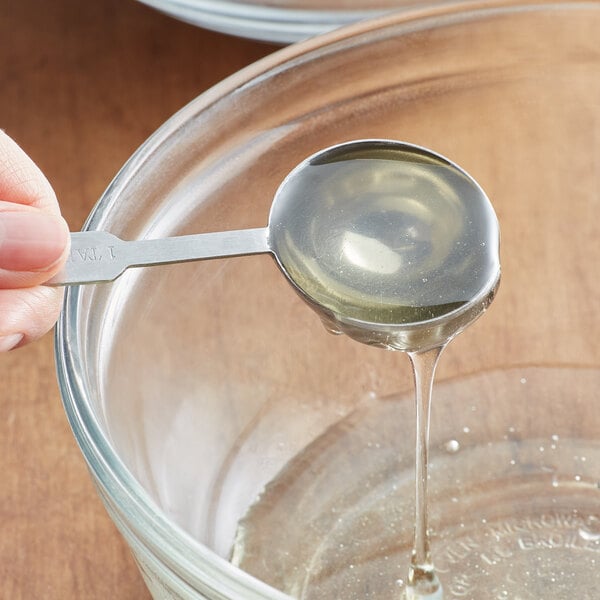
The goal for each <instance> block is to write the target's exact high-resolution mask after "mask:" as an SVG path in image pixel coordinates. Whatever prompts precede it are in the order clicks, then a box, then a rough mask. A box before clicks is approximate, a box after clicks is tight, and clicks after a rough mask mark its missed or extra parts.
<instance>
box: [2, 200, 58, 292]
mask: <svg viewBox="0 0 600 600" xmlns="http://www.w3.org/2000/svg"><path fill="white" fill-rule="evenodd" d="M68 238H69V233H68V227H67V224H66V222H65V220H64V219H63V218H62V217H61V216H60V215H58V214H52V213H49V212H48V211H46V210H44V209H41V208H34V207H31V206H27V205H19V204H15V203H13V202H2V201H0V289H2V288H3V289H7V288H23V287H32V286H35V285H38V284H40V283H43V282H44V281H46V280H48V279H50V278H51V277H52V276H53V275H54V273H55V272H57V271H58V270H59V269H60V267H61V266H62V263H63V261H64V260H65V259H66V254H67V246H68Z"/></svg>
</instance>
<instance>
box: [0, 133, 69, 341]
mask: <svg viewBox="0 0 600 600" xmlns="http://www.w3.org/2000/svg"><path fill="white" fill-rule="evenodd" d="M68 243H69V233H68V227H67V224H66V222H65V220H64V219H63V218H62V216H61V214H60V208H59V205H58V201H57V199H56V195H55V193H54V190H53V189H52V186H51V185H50V183H49V182H48V180H47V179H46V177H45V176H44V175H43V173H42V172H41V171H40V169H39V168H38V167H37V166H36V165H35V163H34V162H33V161H32V160H31V159H30V158H29V157H28V156H27V154H26V153H25V152H24V151H23V150H22V149H21V148H20V147H19V146H18V144H17V143H16V142H15V141H13V140H12V139H11V138H10V137H9V136H8V135H7V134H6V133H4V132H3V131H1V130H0V352H5V351H8V350H12V349H14V348H18V347H20V346H23V345H24V344H27V343H29V342H32V341H34V340H36V339H37V338H39V337H41V336H42V335H43V334H44V333H46V332H47V331H48V330H49V329H51V328H52V326H53V325H54V323H55V322H56V319H57V317H58V313H59V311H60V306H61V302H62V290H61V289H59V288H53V287H47V286H44V285H42V284H43V283H44V282H45V281H47V280H49V279H50V278H51V277H52V276H53V275H54V274H55V273H56V272H57V271H59V270H60V268H61V267H62V265H63V263H64V261H65V260H66V258H67V255H68Z"/></svg>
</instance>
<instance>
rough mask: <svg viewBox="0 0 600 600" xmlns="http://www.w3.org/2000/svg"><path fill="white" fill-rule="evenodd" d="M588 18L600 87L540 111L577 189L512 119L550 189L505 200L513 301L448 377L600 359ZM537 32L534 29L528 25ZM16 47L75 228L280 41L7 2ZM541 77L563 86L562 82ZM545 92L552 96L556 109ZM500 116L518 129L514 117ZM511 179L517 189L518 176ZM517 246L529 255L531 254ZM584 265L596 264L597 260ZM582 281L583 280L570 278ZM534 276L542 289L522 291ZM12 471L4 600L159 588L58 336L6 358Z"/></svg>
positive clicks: (138, 595)
mask: <svg viewBox="0 0 600 600" xmlns="http://www.w3.org/2000/svg"><path fill="white" fill-rule="evenodd" d="M584 16H585V15H584ZM582 20H583V19H582ZM574 24H575V25H577V27H578V29H577V32H578V36H579V37H584V34H585V40H588V41H589V44H590V47H589V48H584V49H583V50H585V52H581V53H580V55H581V61H582V62H581V64H580V65H579V67H580V68H579V69H578V70H577V72H576V73H575V75H581V76H582V79H581V82H583V83H585V86H586V87H582V86H583V83H581V85H580V87H579V88H576V89H575V90H574V91H573V93H574V94H575V93H579V94H580V96H571V95H570V94H569V92H570V90H569V89H563V87H564V86H562V84H561V81H562V80H561V79H559V80H558V81H557V83H556V84H555V85H556V88H555V89H554V90H553V93H556V94H559V97H560V98H565V99H566V101H569V100H570V99H571V100H572V98H574V97H578V98H579V97H580V98H581V99H582V101H581V103H580V104H581V106H580V104H579V103H578V104H577V106H576V110H574V109H573V105H570V107H569V110H568V111H567V110H565V111H562V112H559V113H556V114H555V112H553V111H549V112H548V113H547V114H546V113H544V112H543V111H541V112H542V115H543V116H544V115H545V117H547V120H546V121H543V120H541V121H540V120H536V121H535V122H536V123H537V122H545V123H546V125H547V127H546V128H545V129H544V134H546V133H548V131H549V132H550V133H552V134H553V136H546V137H547V138H548V139H551V140H560V143H556V144H553V145H552V144H548V145H549V146H551V148H550V150H552V153H550V152H547V153H546V154H545V155H544V156H546V155H548V154H549V155H550V156H551V157H553V160H552V162H551V164H552V169H553V171H552V177H548V178H546V179H545V180H544V181H543V182H542V183H543V184H544V185H542V186H541V187H542V189H543V190H546V192H547V193H548V194H558V192H560V191H561V189H562V188H561V187H560V186H558V187H557V186H556V185H555V183H556V182H557V181H562V180H563V179H564V178H566V177H567V176H568V177H570V178H571V179H569V180H568V181H571V182H574V183H573V184H572V185H571V187H570V188H569V189H568V190H566V191H565V194H564V195H565V197H568V198H569V200H568V202H567V203H565V202H556V203H555V205H554V206H548V204H549V203H548V202H546V200H547V199H548V196H545V195H543V194H541V195H540V192H539V190H538V188H539V185H538V184H539V183H540V182H539V181H538V179H537V178H534V177H532V178H531V179H528V177H529V175H527V173H529V171H528V170H527V168H525V169H524V168H522V165H529V164H531V161H534V163H535V159H536V157H535V156H532V155H529V154H527V152H526V150H530V149H531V148H527V147H525V148H522V147H521V146H520V141H519V140H521V137H520V136H521V135H525V133H522V132H530V129H528V127H529V123H528V122H527V120H525V117H521V121H519V122H516V123H513V122H512V121H506V123H507V125H506V127H505V129H506V131H505V132H503V133H504V134H505V135H504V139H505V140H507V142H506V143H507V146H506V147H507V148H509V149H510V152H509V153H508V154H506V153H505V154H503V155H501V156H500V159H502V157H504V161H505V162H502V161H501V160H500V159H499V162H497V163H494V164H493V167H494V169H496V170H497V171H498V173H502V172H509V173H511V174H512V171H511V170H510V168H509V167H510V166H511V165H512V164H513V162H514V161H515V160H516V161H517V164H519V165H521V167H520V170H519V174H520V176H521V179H520V181H521V182H522V183H523V182H525V183H526V184H527V186H528V187H527V189H528V190H532V191H531V197H532V198H534V199H535V198H538V197H539V198H540V199H541V201H543V202H545V204H539V200H538V203H537V204H532V205H530V204H528V203H523V204H522V205H520V206H517V207H516V209H515V207H514V206H513V205H512V204H509V205H507V204H503V203H502V201H500V203H499V208H500V214H499V216H500V220H501V223H502V225H503V227H504V229H503V244H504V247H506V248H508V249H509V251H508V252H506V254H505V258H506V259H507V260H506V261H504V262H503V269H504V270H503V277H504V278H505V279H504V280H503V284H502V287H501V290H500V295H499V298H498V301H497V302H496V303H495V304H496V305H497V306H498V309H497V310H495V311H490V315H489V317H486V319H485V320H483V319H482V321H485V323H484V325H483V326H482V327H481V329H479V330H478V331H480V333H479V334H478V335H479V338H477V340H479V342H477V341H476V342H475V343H473V344H471V346H468V344H469V343H470V342H469V340H476V338H475V337H474V336H471V337H470V338H468V339H467V338H465V339H464V340H463V339H460V340H457V343H456V344H455V345H454V347H453V349H452V351H449V352H448V353H447V355H446V356H445V357H444V365H443V368H442V372H440V375H442V376H443V375H452V374H455V373H461V372H463V373H464V372H468V371H469V369H483V368H485V367H489V366H490V365H496V364H498V360H497V357H498V356H504V357H507V358H506V360H508V361H509V362H510V364H517V363H526V362H527V363H530V364H531V363H534V364H549V363H561V364H566V363H575V364H586V365H594V366H596V367H597V366H598V364H600V345H599V344H598V342H597V340H598V337H599V334H598V319H597V314H598V300H597V299H598V297H599V293H600V288H599V285H600V283H599V280H598V277H597V275H596V273H597V269H596V270H595V272H593V270H594V265H597V264H598V261H600V254H599V252H600V246H598V245H597V244H596V245H594V244H591V245H590V246H589V248H587V247H585V248H584V250H585V257H584V258H585V259H586V260H587V261H588V262H587V263H585V261H582V260H581V258H582V255H581V253H580V254H579V255H576V254H574V253H575V252H579V251H580V250H581V248H582V247H581V246H578V245H577V242H578V240H579V238H580V237H581V238H582V239H583V236H584V235H587V236H588V239H591V240H597V239H598V235H599V233H598V219H597V214H596V212H597V210H596V209H597V207H594V205H593V203H589V205H586V204H585V203H584V202H583V200H582V198H585V197H587V196H585V195H584V194H583V192H584V191H585V190H598V189H600V183H599V181H600V180H599V176H598V169H597V157H598V152H597V149H598V139H600V137H599V136H598V131H600V129H598V123H599V118H598V117H599V113H598V98H599V97H600V95H599V93H600V87H598V85H592V86H591V88H590V86H589V82H590V79H591V81H592V82H596V83H597V81H598V79H597V77H595V76H594V77H593V78H592V77H591V75H590V74H595V73H596V71H593V70H591V69H593V68H594V67H593V66H594V65H597V64H598V52H597V44H596V43H595V42H592V41H590V40H591V39H592V38H591V35H592V34H590V33H589V32H587V33H586V31H587V30H586V29H585V27H583V26H584V25H586V23H585V22H584V23H582V22H581V21H579V20H578V21H576V22H574ZM593 35H595V31H594V34H593ZM469 39H470V38H469ZM490 39H496V38H493V37H492V38H490ZM528 39H530V35H529V29H527V35H524V36H523V40H528ZM540 43H541V42H540ZM550 43H554V39H552V40H550ZM0 48H1V51H0V127H1V128H3V129H5V130H6V132H7V133H8V134H9V135H10V136H12V137H13V138H14V139H15V140H16V141H17V142H18V143H19V144H20V145H21V146H22V147H23V148H24V149H25V150H26V151H27V152H28V153H29V154H30V156H31V157H32V158H33V159H34V160H35V161H36V162H37V163H38V165H39V166H40V167H41V169H42V170H43V171H44V172H45V173H46V175H47V177H48V179H49V180H50V182H51V183H52V185H53V186H54V189H55V190H56V193H57V196H58V198H59V201H60V203H61V206H62V210H63V213H64V215H65V217H66V218H67V220H68V222H69V224H70V227H71V229H73V230H77V229H79V228H80V227H81V225H82V223H83V221H84V219H85V217H86V215H87V214H88V213H89V211H90V209H91V208H92V206H93V205H94V203H95V202H96V200H97V198H98V197H99V196H100V195H101V193H102V192H103V190H104V189H105V188H106V186H107V185H108V184H109V182H110V180H111V179H112V177H113V176H114V175H115V174H116V172H117V171H118V169H119V168H120V167H121V165H122V164H123V163H124V162H125V161H126V160H127V158H128V157H129V156H130V155H131V154H132V152H133V151H134V150H135V149H136V148H137V147H138V146H139V145H140V144H141V143H142V142H143V141H144V140H145V139H146V138H147V137H148V136H149V135H150V134H151V133H152V132H153V131H154V130H155V129H156V128H157V127H158V126H159V125H160V124H162V123H163V122H164V121H165V120H166V119H167V118H168V117H169V116H171V115H172V114H173V113H174V112H175V111H177V110H178V109H179V108H180V107H182V106H183V105H184V104H186V103H187V102H188V101H190V100H192V99H193V98H194V97H196V96H197V95H198V94H200V93H201V92H203V91H204V90H206V89H207V88H209V87H210V86H211V85H213V84H215V83H217V82H219V81H220V80H222V79H224V78H225V77H227V76H228V75H230V74H232V73H234V72H236V71H237V70H239V69H240V68H242V67H244V66H245V65H247V64H250V63H251V62H254V61H255V60H257V59H259V58H261V57H263V56H266V55H268V54H269V53H271V52H273V51H274V50H276V47H275V46H270V45H267V44H262V43H257V42H251V41H247V40H241V39H236V38H233V37H229V36H225V35H221V34H218V33H213V32H209V31H204V30H201V29H199V28H195V27H192V26H190V25H187V24H184V23H180V22H178V21H175V20H173V19H171V18H170V17H167V16H164V15H161V14H160V13H158V12H155V11H153V10H152V9H150V8H148V7H146V6H144V5H142V4H139V3H137V2H135V1H134V0H93V1H82V0H52V1H49V0H7V1H5V2H4V3H3V7H2V9H1V10H0ZM578 56H579V55H578ZM586 61H587V62H586ZM594 61H595V62H594ZM543 66H544V65H542V67H543ZM587 69H590V71H588V70H587ZM562 73H563V76H564V74H565V73H564V72H562ZM542 74H543V70H542ZM586 74H588V75H589V76H590V78H589V79H588V78H586ZM540 80H541V81H544V82H545V85H548V86H550V85H551V84H550V83H548V82H549V81H553V79H550V78H545V79H544V78H541V79H540ZM576 81H579V80H577V79H576ZM583 90H584V91H585V93H583ZM560 94H562V96H560ZM494 97H495V96H494ZM488 100H489V99H488ZM517 101H520V102H521V105H520V106H521V107H522V109H523V111H522V112H523V114H525V115H527V114H534V115H535V111H536V110H537V109H536V105H535V104H534V103H532V102H533V100H532V99H531V98H530V97H529V96H527V97H526V98H525V99H524V98H521V99H518V98H517V99H516V100H515V102H517ZM490 102H491V101H490ZM503 102H504V101H503V100H502V99H501V98H500V99H498V110H496V111H494V112H493V114H494V115H496V114H497V115H504V114H505V113H507V111H506V110H505V106H504V104H503ZM545 102H546V99H545V98H543V102H542V101H541V100H540V107H542V108H543V107H544V106H545ZM510 106H513V105H512V104H511V105H510ZM515 106H516V105H515ZM556 106H558V103H557V104H556ZM556 106H555V105H552V108H556ZM561 109H562V105H561ZM527 111H530V112H529V113H528V112H527ZM508 113H509V114H510V115H514V116H515V119H517V117H519V116H520V115H521V112H520V111H519V110H516V109H515V110H513V111H512V112H510V111H508ZM508 113H507V114H508ZM563 113H564V114H563ZM490 114H492V113H490ZM556 115H558V116H556ZM511 118H512V117H511ZM569 119H570V120H569ZM484 122H485V121H482V123H484ZM490 123H492V124H493V125H494V126H495V127H502V126H503V125H502V124H503V123H505V121H502V119H493V120H490ZM553 128H554V129H553ZM550 130H551V131H550ZM563 131H564V132H567V133H569V134H570V136H571V138H572V139H573V140H578V141H579V142H580V143H579V145H578V146H577V147H578V148H584V150H585V152H587V153H588V154H589V156H588V154H585V155H580V156H584V158H585V160H581V161H580V162H578V163H574V164H576V166H578V169H579V170H578V171H577V172H576V173H575V174H573V173H572V171H573V164H572V163H571V162H569V160H567V159H566V158H565V160H562V159H563V157H564V155H565V153H566V151H565V150H564V149H563V147H562V143H563V136H562V132H563ZM594 132H595V133H594ZM534 133H539V132H534ZM511 136H512V137H511ZM544 139H545V138H544ZM514 140H516V141H514ZM513 142H514V143H513ZM590 148H591V149H590ZM568 150H569V151H570V150H571V148H570V147H569V148H568ZM518 151H521V153H519V152H518ZM594 152H596V154H594ZM532 154H533V153H532ZM567 154H568V153H567ZM513 155H516V159H515V158H514V156H513ZM567 158H570V156H567ZM511 161H512V162H511ZM594 161H595V163H594ZM563 163H564V164H563ZM539 168H541V167H539V165H538V169H539ZM531 172H532V173H533V172H534V171H531ZM483 175H484V176H485V175H486V174H485V173H483ZM487 175H488V177H489V178H490V179H491V180H493V178H494V177H499V175H498V174H497V173H495V172H493V173H492V172H491V173H488V174H487ZM511 177H512V175H511ZM484 178H485V177H484ZM516 180H517V179H515V181H516ZM511 181H512V180H511ZM565 181H567V179H565ZM482 183H484V184H485V182H482ZM509 183H510V182H509ZM565 185H566V184H565ZM484 187H486V186H485V185H484ZM499 187H500V188H501V189H504V188H502V186H499ZM504 187H505V190H504V195H505V196H506V197H508V198H509V199H510V197H511V194H510V193H509V192H511V189H510V186H508V187H506V186H504ZM555 188H556V189H555ZM556 190H558V192H557V191H556ZM517 192H519V193H520V191H519V190H517ZM517 196H518V194H517ZM591 197H593V198H597V196H591ZM578 198H579V200H578ZM505 200H506V198H505ZM569 202H570V203H571V205H572V206H574V207H575V206H584V207H586V211H587V212H586V214H587V215H589V217H586V216H585V214H584V215H583V216H582V215H579V219H580V220H579V221H576V223H578V224H579V226H580V229H581V228H584V229H585V231H583V232H582V233H581V234H580V231H579V230H578V229H575V230H574V231H573V230H572V229H571V222H572V219H571V215H570V211H571V208H570V206H571V205H570V204H569ZM577 202H579V204H577ZM507 206H508V209H507ZM526 209H527V210H530V212H527V210H526ZM536 209H539V210H538V212H537V213H536V212H535V210H536ZM542 211H545V212H550V215H551V217H552V223H553V227H554V228H555V229H554V230H553V231H554V233H553V234H552V237H550V234H549V235H548V236H546V237H544V236H539V235H538V236H537V238H536V237H535V235H534V233H535V231H534V230H533V229H532V227H533V226H534V225H536V224H537V221H536V219H537V218H538V216H539V215H540V214H542ZM553 211H554V212H553ZM531 215H533V216H531ZM563 224H564V227H563ZM582 224H583V225H582ZM536 239H537V240H538V241H540V244H538V245H537V246H535V245H534V246H532V245H531V243H530V242H529V240H534V241H535V240H536ZM519 244H522V246H519ZM528 244H529V245H528ZM511 246H512V248H513V250H512V251H511ZM515 247H517V248H519V247H522V248H523V249H524V250H526V252H523V253H522V254H520V255H519V254H515V252H514V248H515ZM540 261H542V262H540ZM544 261H545V262H544ZM539 264H545V265H546V267H547V265H551V269H552V273H551V275H552V276H551V277H549V276H548V273H547V272H543V273H541V274H540V273H539V268H538V265H539ZM584 264H588V265H591V268H590V269H588V270H586V271H583V270H582V268H583V265H584ZM577 269H580V270H579V271H578V270H577ZM538 275H539V277H538ZM563 275H564V277H565V279H564V281H563V280H562V279H560V277H562V276H563ZM568 277H570V278H571V279H570V280H569V281H571V282H573V281H574V282H575V283H577V284H578V285H576V286H573V285H566V281H567V278H568ZM532 281H533V282H534V283H535V282H538V281H539V285H534V284H532ZM525 286H529V288H528V289H529V294H528V295H527V297H524V294H523V293H522V290H523V289H525ZM500 296H501V297H500ZM506 319H511V327H513V325H512V324H513V321H514V322H518V323H519V327H520V329H518V330H517V331H516V333H515V331H514V330H513V329H508V328H507V327H506V323H505V320H506ZM478 344H479V345H478ZM458 357H462V358H461V359H459V358H458ZM466 365H469V369H467V368H466ZM597 419H600V413H596V417H595V418H591V419H590V421H591V423H587V425H588V427H592V426H593V427H595V428H596V429H595V430H596V431H597V430H598V426H600V424H599V422H598V420H597ZM590 430H591V429H590ZM0 473H1V483H0V598H1V599H4V598H7V599H10V600H20V599H27V600H30V599H36V600H37V599H41V598H43V599H44V600H54V599H56V600H70V599H83V598H85V599H92V600H94V599H102V600H105V599H107V598H108V599H110V600H126V599H136V600H137V599H144V598H146V599H147V598H149V594H148V592H147V591H146V589H145V587H144V584H143V582H142V579H141V577H140V575H139V574H138V571H137V569H136V566H135V563H134V561H133V559H132V557H131V555H130V553H129V551H128V549H127V547H126V545H125V543H124V541H123V540H122V539H121V537H120V535H119V534H118V533H117V530H116V528H115V527H114V525H113V524H112V522H111V521H110V519H109V517H108V515H107V514H106V512H105V510H104V508H103V506H102V504H101V502H100V500H99V498H98V497H97V495H96V492H95V489H94V487H93V485H92V481H91V478H90V477H89V475H88V473H87V470H86V467H85V464H84V460H83V457H82V456H81V453H80V452H79V450H78V448H77V447H76V444H75V441H74V438H73V436H72V434H71V431H70V429H69V426H68V424H67V420H66V417H65V415H64V412H63V408H62V405H61V401H60V397H59V392H58V386H57V383H56V376H55V370H54V358H53V340H52V336H51V335H47V336H46V337H45V338H44V339H42V340H41V341H39V342H38V343H36V344H34V345H31V346H30V347H26V348H23V349H19V350H17V351H15V352H11V353H9V354H6V355H2V356H0Z"/></svg>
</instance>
